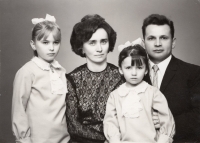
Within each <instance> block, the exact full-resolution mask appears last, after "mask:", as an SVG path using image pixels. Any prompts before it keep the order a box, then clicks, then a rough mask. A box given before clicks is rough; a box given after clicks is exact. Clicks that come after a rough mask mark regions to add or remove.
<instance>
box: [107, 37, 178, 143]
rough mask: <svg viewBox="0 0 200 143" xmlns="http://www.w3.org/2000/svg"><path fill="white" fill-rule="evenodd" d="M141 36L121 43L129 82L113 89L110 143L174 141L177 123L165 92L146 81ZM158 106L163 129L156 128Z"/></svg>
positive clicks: (121, 62) (121, 66) (109, 113)
mask: <svg viewBox="0 0 200 143" xmlns="http://www.w3.org/2000/svg"><path fill="white" fill-rule="evenodd" d="M141 45H142V44H141V39H138V40H137V41H134V42H133V43H130V42H127V43H125V45H121V46H119V49H121V50H122V51H121V52H120V55H119V71H120V73H121V74H123V75H124V78H125V80H126V82H125V83H124V84H122V85H121V86H120V87H119V88H118V89H116V90H114V91H113V92H111V94H110V96H109V99H108V102H107V106H106V114H105V117H104V134H105V136H106V138H107V140H108V141H109V143H120V142H121V143H122V142H130V143H133V142H151V143H156V142H158V143H171V142H172V141H173V139H172V138H173V136H174V133H175V123H174V119H173V116H172V114H171V112H170V110H169V108H168V104H167V101H166V99H165V97H164V95H163V94H162V93H161V92H160V91H159V90H158V89H157V88H155V87H153V86H151V85H149V84H148V83H146V82H145V81H143V77H144V75H145V74H147V72H148V59H147V54H146V52H145V49H144V48H143V47H142V46H141ZM153 109H154V110H158V117H159V120H160V126H161V127H160V130H159V131H156V130H155V127H154V123H153V119H152V110H153Z"/></svg>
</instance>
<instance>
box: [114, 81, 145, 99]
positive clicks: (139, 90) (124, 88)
mask: <svg viewBox="0 0 200 143" xmlns="http://www.w3.org/2000/svg"><path fill="white" fill-rule="evenodd" d="M147 87H148V83H147V82H145V81H142V82H141V83H140V84H139V85H137V86H136V87H133V88H128V87H127V86H126V83H123V84H122V85H121V86H120V87H119V88H118V93H119V95H120V96H127V95H128V94H129V92H131V91H132V92H135V93H136V94H139V93H143V92H145V91H146V89H147Z"/></svg>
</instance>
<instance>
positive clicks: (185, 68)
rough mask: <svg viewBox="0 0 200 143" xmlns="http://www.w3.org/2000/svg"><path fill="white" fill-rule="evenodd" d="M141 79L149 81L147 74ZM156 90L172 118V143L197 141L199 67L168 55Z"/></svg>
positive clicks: (199, 101)
mask: <svg viewBox="0 0 200 143" xmlns="http://www.w3.org/2000/svg"><path fill="white" fill-rule="evenodd" d="M144 80H145V81H147V82H148V83H149V84H151V80H150V77H149V74H147V76H145V78H144ZM160 91H161V92H162V93H163V94H164V95H165V97H166V99H167V101H168V105H169V108H170V110H171V112H172V114H173V116H174V119H175V126H176V134H175V136H174V142H195V141H198V142H200V67H199V66H196V65H192V64H189V63H186V62H183V61H181V60H180V59H177V58H175V57H174V56H172V59H171V61H170V63H169V65H168V67H167V69H166V72H165V74H164V77H163V80H162V83H161V87H160Z"/></svg>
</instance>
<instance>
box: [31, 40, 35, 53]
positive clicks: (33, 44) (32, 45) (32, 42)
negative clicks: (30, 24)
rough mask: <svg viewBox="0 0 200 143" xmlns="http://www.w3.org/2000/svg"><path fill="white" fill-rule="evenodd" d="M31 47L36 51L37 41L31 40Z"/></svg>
mask: <svg viewBox="0 0 200 143" xmlns="http://www.w3.org/2000/svg"><path fill="white" fill-rule="evenodd" d="M30 45H31V48H32V49H33V50H34V51H35V50H36V48H35V42H34V41H33V40H31V41H30Z"/></svg>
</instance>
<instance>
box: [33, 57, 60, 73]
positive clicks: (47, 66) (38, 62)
mask: <svg viewBox="0 0 200 143" xmlns="http://www.w3.org/2000/svg"><path fill="white" fill-rule="evenodd" d="M31 61H33V62H34V63H35V64H36V65H37V66H38V67H39V68H41V69H42V70H50V64H51V65H52V66H53V67H54V68H56V69H59V68H61V65H60V64H59V63H58V61H56V60H53V62H52V63H48V62H45V61H44V60H42V59H40V58H38V57H33V58H32V59H31Z"/></svg>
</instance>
